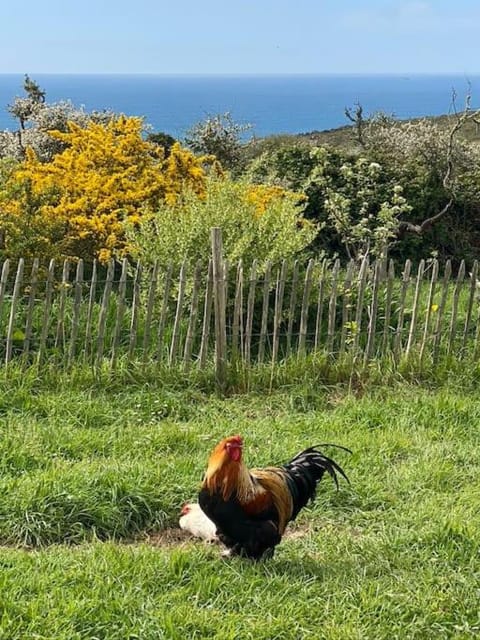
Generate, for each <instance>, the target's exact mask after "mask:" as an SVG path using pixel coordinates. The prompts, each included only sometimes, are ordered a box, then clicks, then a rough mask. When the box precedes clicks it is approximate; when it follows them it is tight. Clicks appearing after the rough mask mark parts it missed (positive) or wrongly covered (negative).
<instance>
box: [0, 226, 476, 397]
mask: <svg viewBox="0 0 480 640" xmlns="http://www.w3.org/2000/svg"><path fill="white" fill-rule="evenodd" d="M478 275H479V274H478V264H477V262H475V263H474V264H473V265H470V268H469V269H468V270H467V267H466V265H465V263H464V262H462V263H461V264H460V265H459V268H458V269H457V270H456V273H453V272H452V265H451V264H450V262H446V263H445V264H440V263H439V262H438V261H437V260H428V261H426V260H422V261H421V262H420V264H419V265H418V266H417V267H416V268H415V269H413V268H412V264H411V263H410V261H409V260H407V262H406V263H405V264H404V265H401V266H398V265H395V264H394V263H393V262H392V261H391V260H390V261H389V262H388V264H387V262H386V261H384V260H382V261H377V262H373V263H370V261H369V260H368V259H365V260H364V261H363V262H362V263H361V264H356V263H354V262H350V263H349V264H348V265H344V266H343V267H341V265H340V262H339V261H338V260H337V261H335V262H333V263H330V262H327V261H321V262H320V261H315V260H310V261H309V262H308V263H307V264H303V263H300V262H298V261H296V262H293V263H289V262H287V261H286V260H284V261H282V262H281V263H280V264H271V263H267V264H260V263H259V262H257V261H254V262H253V264H251V265H248V268H247V267H246V266H244V265H243V264H242V263H241V262H240V263H238V264H235V265H229V264H228V263H226V262H225V261H224V259H223V255H222V246H221V233H220V231H219V230H212V258H211V259H210V261H209V263H208V264H200V263H199V264H197V265H194V266H193V267H191V268H190V269H189V267H188V266H187V263H184V264H183V265H182V266H181V267H180V268H179V269H178V270H175V269H174V268H173V267H172V266H171V265H170V266H168V265H167V266H162V265H160V264H159V263H156V264H155V265H154V266H153V267H149V268H147V267H143V265H141V264H137V265H130V264H129V263H128V262H127V261H126V260H124V261H123V262H122V263H114V262H113V261H112V262H110V263H109V264H108V265H107V266H100V265H98V264H96V263H95V264H93V265H84V263H83V262H82V261H81V260H80V261H79V262H77V263H75V264H73V263H69V262H68V261H66V262H64V263H63V264H61V265H57V264H55V263H54V262H53V261H52V262H51V263H50V264H49V265H48V266H46V267H44V268H42V266H41V265H40V263H39V261H38V260H35V261H34V262H33V264H31V265H29V266H28V269H27V268H26V266H25V261H24V260H22V259H21V260H19V261H18V262H16V263H13V262H10V261H8V260H6V261H4V262H3V264H2V266H1V279H0V337H1V349H2V352H1V353H0V356H1V357H2V360H3V363H4V364H5V365H8V364H9V363H12V362H21V363H24V364H26V365H31V364H42V363H46V362H50V363H53V364H54V365H55V366H57V367H59V368H61V367H71V366H72V365H73V364H75V363H77V362H83V363H88V364H89V365H91V366H94V367H105V366H108V367H111V368H112V369H115V367H116V366H117V364H118V363H119V362H120V361H122V362H126V363H135V364H136V365H144V366H147V365H148V366H150V365H152V364H158V365H160V364H163V365H166V366H179V365H180V366H182V367H184V368H189V367H192V366H196V367H199V368H204V367H206V366H207V365H209V364H211V363H215V367H216V372H217V379H218V381H219V384H223V382H224V380H225V375H226V370H227V367H228V366H229V364H231V363H245V364H247V365H249V364H254V363H273V364H276V363H278V362H280V361H281V360H283V359H285V358H287V357H291V356H295V357H299V358H301V357H303V356H305V355H306V354H308V353H312V352H315V351H317V352H319V351H320V352H322V353H325V354H327V355H328V356H329V357H331V358H332V359H337V358H341V357H343V356H345V355H347V354H349V355H351V356H352V357H353V359H354V360H355V361H356V362H359V363H367V362H368V361H369V360H371V359H373V358H378V357H382V356H387V355H388V356H391V357H392V359H393V361H399V360H400V359H402V358H405V357H409V356H410V355H413V354H415V357H419V358H420V359H421V360H422V359H427V358H428V359H431V360H433V361H434V362H435V361H436V360H438V359H439V358H440V357H441V356H442V355H445V354H446V355H454V356H456V357H459V358H465V357H467V356H468V357H474V358H478V357H479V355H480V315H479V314H480V304H479V299H480V289H479V282H478V280H477V276H478Z"/></svg>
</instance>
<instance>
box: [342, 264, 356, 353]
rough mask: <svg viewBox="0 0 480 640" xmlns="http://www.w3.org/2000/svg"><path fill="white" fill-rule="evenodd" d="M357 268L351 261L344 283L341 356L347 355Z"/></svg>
mask: <svg viewBox="0 0 480 640" xmlns="http://www.w3.org/2000/svg"><path fill="white" fill-rule="evenodd" d="M354 268H355V262H354V261H353V260H350V261H349V263H348V266H347V271H346V274H345V280H344V282H343V295H342V328H341V331H340V349H339V351H340V355H342V354H343V353H345V344H346V338H347V327H348V323H349V322H350V309H351V306H352V305H351V300H352V278H353V270H354Z"/></svg>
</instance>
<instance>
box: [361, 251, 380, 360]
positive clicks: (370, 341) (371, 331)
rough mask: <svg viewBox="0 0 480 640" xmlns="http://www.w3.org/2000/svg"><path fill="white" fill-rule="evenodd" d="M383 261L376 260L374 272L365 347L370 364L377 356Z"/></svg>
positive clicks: (366, 358)
mask: <svg viewBox="0 0 480 640" xmlns="http://www.w3.org/2000/svg"><path fill="white" fill-rule="evenodd" d="M382 269H383V265H382V261H381V260H376V261H375V265H374V272H373V290H372V301H371V304H370V318H369V320H368V328H367V344H366V347H365V354H364V361H365V362H368V361H369V360H371V359H372V357H373V356H374V354H375V334H376V329H377V313H378V292H379V289H380V281H381V277H382Z"/></svg>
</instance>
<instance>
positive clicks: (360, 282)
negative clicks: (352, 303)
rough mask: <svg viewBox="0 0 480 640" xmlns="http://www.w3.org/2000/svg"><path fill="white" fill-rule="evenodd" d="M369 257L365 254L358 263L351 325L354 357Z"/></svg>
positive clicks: (358, 338)
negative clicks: (354, 305) (355, 297)
mask: <svg viewBox="0 0 480 640" xmlns="http://www.w3.org/2000/svg"><path fill="white" fill-rule="evenodd" d="M369 262H370V260H369V257H368V255H366V256H365V257H364V258H363V260H362V263H361V265H360V270H359V272H358V278H357V288H358V290H357V304H356V307H355V325H354V327H353V353H354V357H355V358H356V357H357V355H358V353H359V349H360V333H361V328H362V316H363V300H364V297H365V288H366V286H367V275H368V270H369Z"/></svg>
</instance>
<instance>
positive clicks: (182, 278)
mask: <svg viewBox="0 0 480 640" xmlns="http://www.w3.org/2000/svg"><path fill="white" fill-rule="evenodd" d="M186 283H187V263H186V261H185V260H184V261H183V263H182V266H181V268H180V275H179V283H178V296H177V308H176V311H175V320H174V322H173V331H172V341H171V343H170V355H169V359H168V362H169V364H170V365H172V364H173V363H174V362H175V361H176V359H177V352H178V345H179V343H180V330H181V323H182V315H183V299H184V297H185V285H186Z"/></svg>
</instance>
